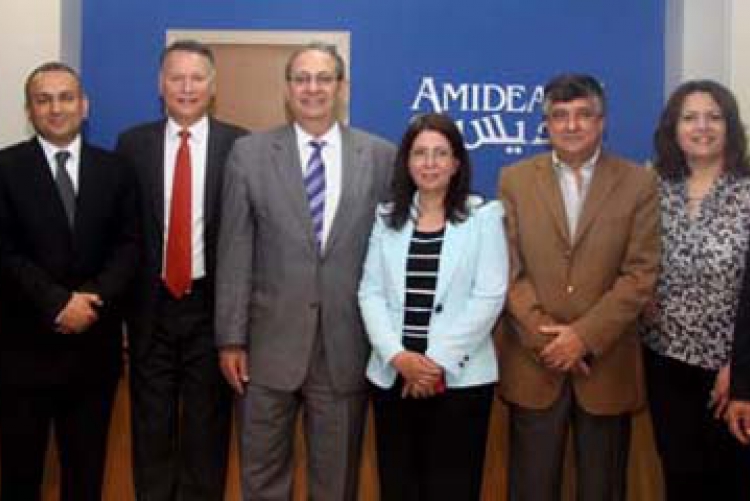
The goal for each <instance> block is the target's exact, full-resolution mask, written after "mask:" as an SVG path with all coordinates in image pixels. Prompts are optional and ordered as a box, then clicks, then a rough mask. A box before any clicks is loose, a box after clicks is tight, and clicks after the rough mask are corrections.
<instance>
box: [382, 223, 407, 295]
mask: <svg viewBox="0 0 750 501" xmlns="http://www.w3.org/2000/svg"><path fill="white" fill-rule="evenodd" d="M413 234H414V223H412V222H411V220H409V221H407V222H406V224H405V225H404V227H403V228H402V229H401V230H400V231H392V230H388V231H386V232H385V233H384V235H385V237H384V238H385V239H387V241H386V243H385V244H384V245H383V248H384V249H388V252H387V253H386V254H385V259H386V261H387V264H388V272H389V273H390V275H391V278H392V282H393V283H394V284H396V286H397V289H396V291H395V292H396V296H395V297H396V298H397V299H398V301H400V302H403V301H404V298H405V297H406V260H407V257H408V255H409V243H410V242H411V237H412V235H413Z"/></svg>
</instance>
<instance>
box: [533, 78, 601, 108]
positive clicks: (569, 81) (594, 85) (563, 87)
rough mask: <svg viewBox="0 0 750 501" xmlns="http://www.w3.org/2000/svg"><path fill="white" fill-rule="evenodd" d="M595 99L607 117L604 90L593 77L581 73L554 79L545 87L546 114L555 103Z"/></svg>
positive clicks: (544, 106) (544, 105)
mask: <svg viewBox="0 0 750 501" xmlns="http://www.w3.org/2000/svg"><path fill="white" fill-rule="evenodd" d="M581 98H593V99H595V100H596V101H597V102H598V103H599V112H600V113H601V115H605V114H606V111H607V103H606V100H605V98H604V89H603V88H602V85H601V84H600V83H599V81H598V80H597V79H596V78H594V77H593V76H591V75H585V74H581V73H563V74H562V75H558V76H556V77H554V78H553V79H552V80H550V81H549V82H547V85H545V86H544V104H543V109H544V114H545V115H547V114H548V113H549V109H550V107H551V106H552V105H553V104H555V103H567V102H569V101H573V100H574V99H581Z"/></svg>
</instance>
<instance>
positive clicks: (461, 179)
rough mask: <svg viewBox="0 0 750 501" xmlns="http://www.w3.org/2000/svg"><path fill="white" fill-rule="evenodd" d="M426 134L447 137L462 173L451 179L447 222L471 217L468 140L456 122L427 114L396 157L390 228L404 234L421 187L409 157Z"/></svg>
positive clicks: (415, 123) (418, 120)
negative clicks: (466, 143)
mask: <svg viewBox="0 0 750 501" xmlns="http://www.w3.org/2000/svg"><path fill="white" fill-rule="evenodd" d="M423 131H434V132H437V133H439V134H440V135H442V136H443V137H445V139H447V140H448V142H449V143H450V145H451V150H452V153H453V156H454V158H456V159H457V160H458V169H457V170H456V173H455V174H454V175H453V177H452V178H451V181H450V184H449V185H448V192H447V193H446V195H445V204H444V205H445V218H446V219H447V220H449V221H450V222H452V223H459V222H461V221H464V220H465V219H466V218H467V216H468V208H467V206H466V200H467V198H468V196H469V190H470V188H471V159H470V158H469V152H468V151H467V150H466V146H465V145H464V138H463V136H462V135H461V131H460V130H459V129H458V127H457V126H456V124H455V123H454V122H453V119H452V118H451V117H449V116H448V115H445V114H441V113H427V114H424V115H419V116H417V117H415V118H413V119H412V120H411V122H410V123H409V127H408V128H407V129H406V132H405V133H404V136H403V137H402V138H401V144H400V146H399V149H398V154H397V155H396V166H395V170H394V171H393V182H392V183H391V199H390V200H391V203H392V205H391V210H390V212H389V213H388V219H387V221H388V226H390V227H391V228H393V229H395V230H400V229H401V228H403V227H404V225H405V224H406V221H408V220H409V218H410V217H411V206H412V200H413V198H414V193H415V192H416V191H417V186H416V184H414V180H413V179H412V178H411V175H410V174H409V155H410V153H411V149H412V146H413V144H414V141H415V139H416V138H417V136H418V135H419V134H420V133H421V132H423Z"/></svg>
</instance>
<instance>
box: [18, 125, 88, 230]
mask: <svg viewBox="0 0 750 501" xmlns="http://www.w3.org/2000/svg"><path fill="white" fill-rule="evenodd" d="M29 143H30V152H31V154H32V158H33V161H32V162H31V169H30V172H29V174H30V176H31V186H34V187H35V190H38V194H39V200H49V201H50V202H51V205H49V206H46V207H40V210H48V211H49V212H50V214H51V216H52V217H53V218H54V220H55V223H56V224H57V225H58V226H61V227H65V228H67V229H68V234H71V233H70V225H69V224H68V217H67V215H66V214H65V206H64V205H63V202H62V199H61V198H60V192H59V191H57V184H56V183H55V178H54V176H53V175H52V170H51V169H50V165H49V163H47V157H46V156H45V155H44V149H42V145H41V144H40V143H39V141H38V140H37V139H31V140H30V141H29ZM81 150H82V151H83V147H81ZM43 205H46V204H43ZM76 205H77V204H76Z"/></svg>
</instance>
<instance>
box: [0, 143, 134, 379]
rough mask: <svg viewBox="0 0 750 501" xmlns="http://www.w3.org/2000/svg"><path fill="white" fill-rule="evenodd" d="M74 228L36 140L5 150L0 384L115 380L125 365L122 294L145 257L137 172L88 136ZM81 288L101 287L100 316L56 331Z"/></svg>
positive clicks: (1, 160) (0, 207)
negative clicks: (83, 326)
mask: <svg viewBox="0 0 750 501" xmlns="http://www.w3.org/2000/svg"><path fill="white" fill-rule="evenodd" d="M78 180H79V182H78V194H77V197H76V215H75V225H74V228H73V229H72V230H71V228H70V226H69V225H68V221H67V219H66V216H65V209H64V207H63V203H62V200H61V199H60V196H59V194H58V191H57V186H56V184H55V181H54V177H53V175H52V171H51V170H50V167H49V165H48V163H47V159H46V158H45V156H44V152H43V150H42V147H41V145H40V143H39V142H38V140H36V139H35V138H34V139H31V140H29V141H26V142H23V143H19V144H17V145H15V146H11V147H9V148H6V149H5V150H3V151H2V152H0V384H3V385H48V384H55V383H63V382H68V383H69V382H81V383H87V384H88V383H97V382H102V383H104V382H111V378H113V377H117V375H119V372H120V358H121V346H122V308H121V303H122V300H123V298H124V294H125V292H126V291H127V289H128V286H129V284H130V282H131V280H132V278H133V275H134V270H135V269H137V267H138V265H139V259H140V251H139V247H140V242H139V240H140V236H141V233H140V223H139V220H138V217H137V207H138V203H137V191H136V186H135V179H134V177H133V176H132V174H131V173H130V172H129V171H128V169H126V168H125V166H124V165H123V164H122V163H121V162H120V161H119V159H117V157H115V156H114V155H112V154H111V153H108V152H105V151H104V150H100V149H98V148H94V147H92V146H89V145H87V144H85V143H83V144H82V146H81V160H80V167H79V177H78ZM74 291H86V292H94V293H96V294H99V295H100V297H101V298H102V300H103V302H104V305H103V307H102V308H101V310H100V312H99V320H98V321H97V322H95V323H94V324H93V325H92V327H91V328H90V329H88V330H87V331H86V332H84V333H81V334H67V335H65V334H61V333H58V332H56V331H55V319H56V318H57V316H58V314H59V313H60V311H61V310H62V309H63V307H64V306H65V305H66V303H67V302H68V300H69V299H70V297H71V294H72V292H74Z"/></svg>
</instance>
